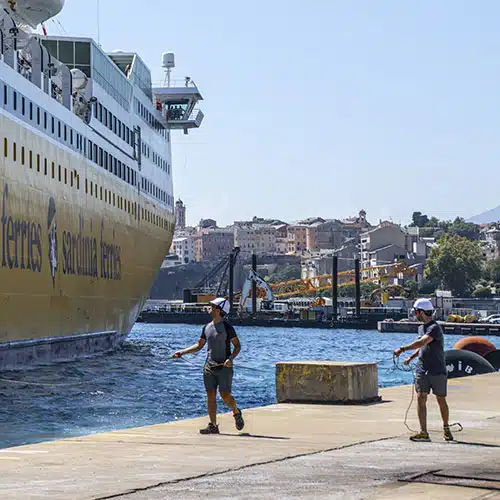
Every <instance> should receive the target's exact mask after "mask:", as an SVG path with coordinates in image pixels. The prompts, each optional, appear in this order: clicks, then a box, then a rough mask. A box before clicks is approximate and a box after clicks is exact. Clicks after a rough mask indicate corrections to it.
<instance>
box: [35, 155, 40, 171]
mask: <svg viewBox="0 0 500 500" xmlns="http://www.w3.org/2000/svg"><path fill="white" fill-rule="evenodd" d="M36 171H37V172H40V155H36Z"/></svg>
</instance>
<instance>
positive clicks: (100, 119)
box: [98, 103, 102, 123]
mask: <svg viewBox="0 0 500 500" xmlns="http://www.w3.org/2000/svg"><path fill="white" fill-rule="evenodd" d="M98 119H99V121H100V122H101V123H102V104H101V103H99V116H98Z"/></svg>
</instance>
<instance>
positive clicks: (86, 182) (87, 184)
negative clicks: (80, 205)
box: [85, 179, 89, 194]
mask: <svg viewBox="0 0 500 500" xmlns="http://www.w3.org/2000/svg"><path fill="white" fill-rule="evenodd" d="M88 192H89V181H88V179H85V193H86V194H88Z"/></svg>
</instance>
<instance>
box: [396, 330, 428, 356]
mask: <svg viewBox="0 0 500 500" xmlns="http://www.w3.org/2000/svg"><path fill="white" fill-rule="evenodd" d="M433 340H434V339H433V338H432V337H431V336H430V335H427V334H426V335H423V336H422V337H420V338H419V339H418V340H415V342H412V343H411V344H408V345H406V346H401V347H398V348H397V349H396V350H395V351H394V356H399V355H400V354H401V353H402V352H405V351H413V350H414V349H420V348H421V347H424V346H425V345H427V344H430V343H431V342H432V341H433Z"/></svg>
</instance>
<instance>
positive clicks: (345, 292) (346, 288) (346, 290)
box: [339, 284, 356, 297]
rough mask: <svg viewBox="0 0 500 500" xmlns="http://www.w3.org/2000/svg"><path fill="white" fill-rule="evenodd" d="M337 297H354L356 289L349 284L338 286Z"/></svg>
mask: <svg viewBox="0 0 500 500" xmlns="http://www.w3.org/2000/svg"><path fill="white" fill-rule="evenodd" d="M339 295H340V296H341V297H355V296H356V288H355V287H354V285H351V284H349V285H342V286H339Z"/></svg>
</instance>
